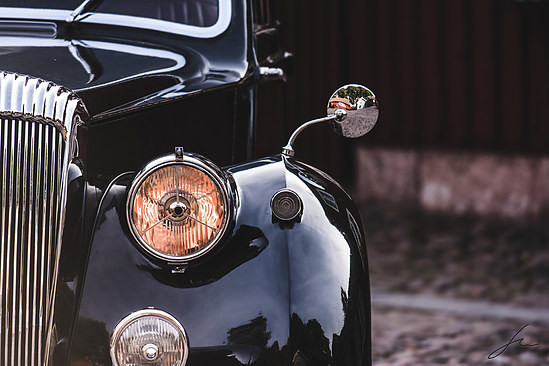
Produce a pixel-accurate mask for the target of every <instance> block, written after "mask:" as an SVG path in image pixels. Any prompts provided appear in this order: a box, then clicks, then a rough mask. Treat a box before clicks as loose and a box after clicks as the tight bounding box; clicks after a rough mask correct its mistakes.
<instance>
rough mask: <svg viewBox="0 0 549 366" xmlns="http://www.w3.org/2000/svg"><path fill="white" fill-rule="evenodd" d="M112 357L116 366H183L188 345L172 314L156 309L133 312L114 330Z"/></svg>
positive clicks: (111, 346) (179, 325) (185, 334)
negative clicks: (142, 365) (144, 365)
mask: <svg viewBox="0 0 549 366" xmlns="http://www.w3.org/2000/svg"><path fill="white" fill-rule="evenodd" d="M110 354H111V361H112V364H113V366H128V365H140V364H147V365H154V366H184V365H185V363H186V362H187V357H188V355H189V342H188V338H187V333H186V332H185V329H184V328H183V326H182V325H181V324H180V323H179V322H178V321H177V319H175V318H174V317H173V316H172V315H170V314H168V313H166V312H165V311H161V310H156V309H145V310H140V311H136V312H134V313H131V314H130V315H128V316H127V317H125V318H124V319H122V320H121V321H120V322H119V323H118V325H117V326H116V328H115V329H114V332H113V335H112V338H111V344H110Z"/></svg>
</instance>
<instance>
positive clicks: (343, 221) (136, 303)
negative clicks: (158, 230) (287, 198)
mask: <svg viewBox="0 0 549 366" xmlns="http://www.w3.org/2000/svg"><path fill="white" fill-rule="evenodd" d="M228 173H229V174H230V177H231V179H232V180H233V182H234V183H233V185H234V189H235V191H234V193H235V195H236V198H237V200H238V206H237V209H236V211H235V215H234V226H233V227H232V229H231V232H230V233H229V235H227V236H226V237H225V238H224V240H223V241H222V243H221V244H219V245H218V247H217V248H216V249H215V250H214V251H213V252H212V253H209V254H208V256H207V257H206V258H203V259H201V260H200V261H199V262H197V263H196V264H193V265H191V266H189V267H188V268H187V269H186V270H185V272H184V273H172V272H171V269H173V268H170V267H165V266H162V265H159V264H158V263H156V264H155V262H154V260H151V259H150V258H147V257H146V255H144V254H142V253H141V252H140V251H139V250H138V248H137V247H138V246H137V244H136V243H135V242H134V241H133V239H132V238H131V235H129V233H128V229H127V227H125V218H124V217H123V215H124V214H125V213H124V212H125V210H124V206H125V204H126V202H125V200H126V191H127V187H128V184H129V179H123V180H120V181H119V182H117V184H115V185H114V186H113V187H112V188H111V190H110V191H109V192H108V193H107V195H106V198H105V200H104V202H103V205H102V207H101V209H100V214H99V217H98V221H97V227H96V230H95V235H94V240H93V243H92V248H91V252H90V257H89V264H88V269H87V273H86V279H85V286H84V290H83V297H82V301H81V305H80V313H79V320H78V326H77V330H76V333H75V338H74V341H73V344H74V345H75V346H74V347H73V350H72V353H71V356H72V358H73V359H74V360H78V359H84V358H89V359H94V358H95V360H96V364H100V363H101V362H108V354H105V350H106V348H107V344H108V341H109V339H108V338H109V337H108V335H109V334H110V332H112V329H114V327H115V326H116V324H117V322H118V321H119V320H120V319H122V318H123V317H125V316H126V315H127V314H129V313H131V312H133V311H137V310H140V309H144V308H147V307H155V308H157V309H160V310H164V311H167V312H169V313H170V314H172V315H173V316H175V317H176V318H177V319H178V320H179V321H180V322H181V324H182V325H183V326H184V327H185V329H186V331H187V334H188V337H189V342H190V347H191V353H190V358H189V362H188V364H189V365H200V364H201V363H200V362H201V361H200V360H204V359H207V360H216V361H215V362H217V364H219V365H233V364H247V362H248V361H250V360H251V361H255V362H257V363H256V364H269V362H273V360H280V362H281V363H280V364H282V365H284V364H287V365H289V364H291V360H292V359H302V360H305V361H304V362H306V363H305V364H306V365H328V364H331V365H351V364H363V363H362V362H366V360H368V359H369V330H368V329H369V315H368V314H369V295H368V290H367V282H366V283H364V281H365V280H366V281H367V279H368V278H367V275H366V272H365V271H366V258H365V257H363V256H361V254H360V253H361V250H360V249H359V248H358V247H359V246H360V245H363V244H362V238H361V237H355V236H361V231H360V229H359V227H357V228H356V229H357V230H358V231H357V232H355V233H353V229H351V224H350V222H351V221H353V219H349V218H348V215H353V214H355V213H356V212H354V210H353V209H352V206H350V201H349V198H348V197H347V196H346V195H345V194H344V193H343V192H342V191H340V190H339V188H338V187H336V186H335V185H334V183H332V182H331V181H330V180H329V178H328V177H322V176H321V175H319V173H318V172H315V171H313V170H311V169H309V168H307V167H305V166H303V165H300V164H298V163H295V162H289V161H286V160H283V159H282V158H281V157H273V158H270V159H265V160H259V161H256V162H252V163H248V164H244V165H240V166H236V167H233V168H231V169H229V170H228ZM282 188H290V189H292V190H294V191H295V192H296V193H297V194H299V195H300V197H301V198H302V200H303V203H304V210H303V216H302V218H301V221H300V222H295V223H290V224H288V223H280V222H277V221H276V220H273V216H272V212H271V209H270V205H269V204H270V199H271V197H272V195H274V194H275V193H276V192H277V191H278V190H279V189H282ZM319 192H323V193H319ZM322 197H324V198H322ZM336 208H337V210H336ZM351 212H352V213H351ZM355 223H356V222H355ZM357 239H358V241H357ZM366 330H368V331H366ZM233 348H234V349H233ZM236 350H238V351H236ZM295 362H297V361H295ZM107 364H108V363H107Z"/></svg>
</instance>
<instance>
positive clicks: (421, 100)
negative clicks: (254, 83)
mask: <svg viewBox="0 0 549 366" xmlns="http://www.w3.org/2000/svg"><path fill="white" fill-rule="evenodd" d="M275 1H276V3H275V7H276V12H277V17H278V19H279V20H280V22H281V24H282V31H283V33H282V40H281V43H282V45H283V46H284V47H285V48H286V49H287V50H288V51H290V52H292V53H294V54H295V60H294V73H293V75H292V76H291V77H290V78H289V81H288V83H287V85H286V92H287V102H286V105H287V112H286V113H285V114H286V115H287V121H288V122H287V123H288V126H289V127H288V128H289V129H290V130H291V129H292V127H294V126H296V125H298V124H299V123H300V122H302V121H305V120H306V119H308V118H314V117H318V116H320V115H322V114H323V113H325V112H324V106H325V104H326V101H327V99H328V97H329V95H330V94H331V92H332V91H334V90H335V89H336V88H337V87H338V86H340V85H341V84H344V83H348V82H358V83H362V84H364V85H366V86H368V87H369V88H371V89H372V90H373V91H374V92H375V93H376V95H377V97H378V99H379V101H380V103H381V110H382V114H381V119H380V121H379V124H378V126H376V127H375V128H374V130H373V131H372V132H371V133H370V134H369V135H367V136H365V137H363V138H361V139H360V140H359V141H358V142H352V143H350V144H347V143H343V142H342V140H341V139H340V138H339V137H336V136H333V135H332V134H331V133H329V132H328V130H327V129H324V128H317V129H315V130H310V131H309V130H308V131H307V132H305V133H304V135H303V137H300V139H299V140H298V142H297V143H296V148H299V149H300V150H297V151H298V157H299V158H300V159H301V160H305V161H309V162H311V163H313V164H315V165H320V166H323V167H326V170H327V171H328V172H329V173H331V174H333V175H335V176H338V177H341V176H342V175H343V176H345V174H347V173H346V171H348V170H349V169H351V167H352V164H353V154H352V152H353V148H354V146H355V145H356V144H357V143H358V144H364V145H376V146H389V147H405V148H437V149H438V148H440V149H455V150H456V149H457V150H463V149H468V150H475V151H490V152H501V153H520V154H547V153H549V3H548V2H543V1H531V2H528V1H512V0H340V1H326V0H318V1H310V0H308V1H304V0H275ZM260 95H261V94H260ZM261 105H263V103H261V104H260V106H261ZM270 115H271V116H273V113H271V114H270ZM265 121H267V120H265ZM265 123H266V124H267V125H269V124H270V123H275V122H265ZM271 127H272V126H271ZM267 130H269V128H268V127H266V126H265V125H263V126H262V127H261V121H260V128H259V130H258V134H259V135H261V133H265V132H266V131H267ZM264 146H267V145H264ZM259 151H260V152H261V148H260V149H259ZM351 170H352V169H351ZM347 175H348V174H347ZM344 178H345V177H344ZM347 178H348V177H347Z"/></svg>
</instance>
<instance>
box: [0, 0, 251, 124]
mask: <svg viewBox="0 0 549 366" xmlns="http://www.w3.org/2000/svg"><path fill="white" fill-rule="evenodd" d="M232 9H233V12H234V13H235V14H239V16H236V17H234V16H233V17H232V19H231V24H230V25H229V27H228V28H227V30H226V31H224V32H223V33H222V34H220V35H219V36H217V37H215V38H212V39H197V38H193V37H183V36H181V35H174V34H170V33H163V32H162V30H161V29H159V31H152V30H146V29H141V30H139V31H136V30H135V29H134V28H131V27H116V26H112V25H106V24H93V23H70V24H69V23H65V22H61V21H57V20H56V21H50V22H45V21H43V20H42V21H32V19H33V18H39V17H40V15H39V14H33V11H29V12H28V20H22V19H18V20H10V21H9V22H7V23H3V25H2V27H1V28H0V54H1V55H2V59H1V60H0V69H2V70H9V71H11V72H17V73H21V74H26V75H32V76H35V77H39V78H43V79H45V80H49V81H53V82H55V83H57V84H59V85H64V86H65V87H67V88H69V89H72V90H74V91H76V92H78V94H79V95H80V96H81V97H82V98H83V99H84V102H85V103H86V105H87V107H88V109H89V110H90V113H91V114H92V116H95V117H96V119H97V117H102V118H105V117H107V116H109V115H112V114H113V113H115V114H117V113H120V112H122V111H127V110H128V109H130V108H138V107H143V106H150V105H152V104H156V103H162V102H166V101H171V100H174V99H178V98H181V97H183V96H185V95H188V94H192V93H196V92H200V91H203V90H205V89H211V88H217V87H222V86H224V85H227V84H231V83H238V82H240V81H241V80H242V79H244V78H245V77H246V74H247V72H248V71H249V68H250V65H249V62H248V59H249V55H250V52H251V51H250V50H249V34H248V32H247V31H246V28H247V27H248V24H247V22H248V18H247V16H246V13H247V10H246V4H245V2H243V1H238V0H237V1H233V4H232ZM36 12H40V10H36ZM1 19H2V14H0V20H1ZM10 25H11V27H12V28H10ZM133 26H134V27H135V28H139V22H136V24H134V25H133Z"/></svg>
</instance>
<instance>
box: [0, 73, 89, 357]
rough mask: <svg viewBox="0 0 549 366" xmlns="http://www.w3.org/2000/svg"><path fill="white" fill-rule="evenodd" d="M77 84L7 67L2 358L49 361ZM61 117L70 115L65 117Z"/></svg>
mask: <svg viewBox="0 0 549 366" xmlns="http://www.w3.org/2000/svg"><path fill="white" fill-rule="evenodd" d="M80 115H82V116H87V114H86V112H85V109H84V107H83V105H82V102H81V101H80V100H79V99H78V98H77V97H76V96H75V95H74V94H72V93H71V92H70V91H68V90H66V89H63V88H61V87H59V86H56V85H54V84H52V83H49V82H46V81H43V80H40V79H35V78H31V77H27V76H21V75H15V74H10V73H5V72H0V159H1V162H0V168H1V169H2V170H1V172H0V184H1V187H0V188H1V189H0V191H1V193H0V200H1V201H0V203H1V209H0V225H1V226H0V240H1V241H0V306H1V308H0V365H2V366H4V365H6V366H7V365H9V366H45V365H49V363H48V362H49V361H48V360H49V353H50V352H51V347H52V346H53V345H54V344H55V342H56V341H57V340H56V339H55V338H54V337H53V332H52V329H53V309H54V307H55V295H56V288H57V272H58V267H59V256H60V250H61V235H62V231H63V225H64V209H65V201H66V189H67V187H66V185H67V183H66V180H67V174H68V167H69V164H70V160H71V154H70V147H71V144H72V142H71V141H72V140H73V139H74V138H75V136H76V135H75V127H76V125H75V124H76V121H77V116H80ZM59 118H61V119H63V120H59Z"/></svg>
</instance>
